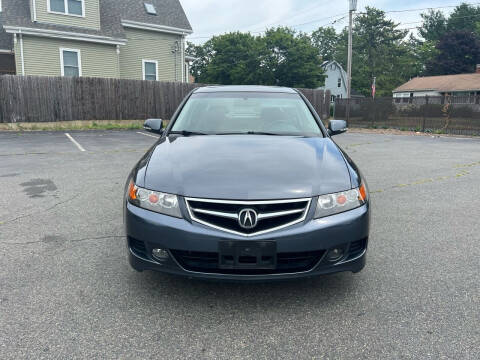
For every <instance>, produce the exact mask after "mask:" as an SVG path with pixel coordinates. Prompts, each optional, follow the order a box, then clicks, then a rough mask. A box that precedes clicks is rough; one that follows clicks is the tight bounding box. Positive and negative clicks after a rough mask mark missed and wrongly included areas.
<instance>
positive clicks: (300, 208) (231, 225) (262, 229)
mask: <svg viewBox="0 0 480 360" xmlns="http://www.w3.org/2000/svg"><path fill="white" fill-rule="evenodd" d="M185 200H186V203H187V208H188V212H189V214H190V217H191V218H192V220H194V221H196V222H198V223H201V224H203V225H206V226H210V227H213V228H216V229H219V230H223V231H227V232H230V233H233V234H239V235H243V236H253V235H260V234H264V233H267V232H271V231H274V230H278V229H282V228H285V227H287V226H291V225H294V224H297V223H299V222H302V221H303V220H305V217H306V216H307V213H308V210H309V208H310V201H311V199H309V198H308V199H295V200H273V201H233V200H232V201H230V200H210V199H194V198H186V199H185ZM246 209H250V210H253V211H254V212H255V213H256V214H257V220H258V223H257V225H256V226H254V227H252V228H250V229H246V228H244V227H242V226H240V223H239V216H240V212H241V211H242V210H246Z"/></svg>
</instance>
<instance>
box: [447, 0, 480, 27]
mask: <svg viewBox="0 0 480 360" xmlns="http://www.w3.org/2000/svg"><path fill="white" fill-rule="evenodd" d="M479 21H480V7H478V6H472V5H468V4H465V3H464V4H461V5H459V6H457V7H456V8H455V10H453V13H452V14H451V15H450V17H449V19H448V21H447V29H448V31H449V32H450V31H467V32H475V31H476V29H477V23H478V22H479Z"/></svg>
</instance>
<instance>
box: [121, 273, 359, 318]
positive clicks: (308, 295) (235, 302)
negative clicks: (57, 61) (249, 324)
mask: <svg viewBox="0 0 480 360" xmlns="http://www.w3.org/2000/svg"><path fill="white" fill-rule="evenodd" d="M130 275H131V276H130V281H129V283H130V286H131V287H132V288H131V290H132V291H133V292H134V293H136V294H138V295H139V298H140V299H146V300H145V304H144V305H145V306H147V307H148V306H149V304H152V303H153V304H156V305H155V306H158V304H159V303H162V302H163V301H165V298H168V304H169V306H176V307H177V309H178V308H184V309H189V310H191V309H192V308H194V309H196V311H203V310H209V309H210V310H211V309H213V308H217V309H222V308H223V307H224V305H226V304H228V307H230V308H232V309H241V310H242V311H247V312H257V311H268V310H270V309H275V308H276V309H278V308H282V307H285V308H286V309H289V308H291V307H290V306H287V305H295V306H294V307H295V308H296V309H297V310H296V311H298V307H302V306H305V310H308V308H310V307H311V306H312V305H315V306H322V305H326V304H330V306H331V303H332V301H334V302H338V303H341V302H342V301H345V302H350V301H351V299H352V296H355V294H358V288H359V287H361V286H362V283H363V282H364V280H362V279H364V277H363V276H362V275H361V274H352V273H338V274H332V275H323V276H319V277H314V278H306V279H296V280H285V281H275V282H258V283H235V282H214V281H204V280H196V279H188V278H183V277H177V276H173V275H167V274H162V273H155V272H148V271H146V272H143V273H136V272H134V271H132V272H130Z"/></svg>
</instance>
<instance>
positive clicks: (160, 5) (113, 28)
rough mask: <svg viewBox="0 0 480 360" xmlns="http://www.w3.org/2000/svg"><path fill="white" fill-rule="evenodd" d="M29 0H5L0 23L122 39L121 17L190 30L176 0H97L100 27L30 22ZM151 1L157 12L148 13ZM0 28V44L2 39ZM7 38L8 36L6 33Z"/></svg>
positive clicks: (123, 36)
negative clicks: (91, 27) (147, 6)
mask: <svg viewBox="0 0 480 360" xmlns="http://www.w3.org/2000/svg"><path fill="white" fill-rule="evenodd" d="M29 2H30V0H15V1H6V2H4V4H3V8H2V13H0V25H2V17H1V16H3V25H8V26H22V27H28V28H36V29H46V30H58V31H68V32H75V33H80V34H89V35H98V36H106V37H111V38H119V39H125V38H126V35H125V31H124V29H123V26H122V22H121V20H130V21H136V22H142V23H148V24H154V25H163V26H169V27H176V28H181V29H187V30H191V26H190V23H189V22H188V19H187V16H186V15H185V12H184V11H183V8H182V5H181V4H180V1H179V0H100V30H94V29H88V28H83V27H74V26H64V25H56V24H46V23H40V22H36V23H34V22H32V20H31V14H30V5H29ZM145 2H148V3H151V4H153V5H154V6H155V7H156V9H157V14H158V15H149V14H147V12H146V11H145V5H144V3H145ZM3 37H4V35H2V31H1V29H0V45H3V43H2V41H6V40H5V39H4V38H3ZM8 39H11V36H8Z"/></svg>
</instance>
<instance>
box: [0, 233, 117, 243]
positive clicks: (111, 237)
mask: <svg viewBox="0 0 480 360" xmlns="http://www.w3.org/2000/svg"><path fill="white" fill-rule="evenodd" d="M124 237H125V235H106V236H97V237H85V238H81V239H73V240H68V241H67V242H69V243H77V242H83V241H91V240H107V239H117V238H124ZM41 243H45V238H42V239H41V240H35V241H27V242H5V243H4V244H5V245H34V244H41Z"/></svg>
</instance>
